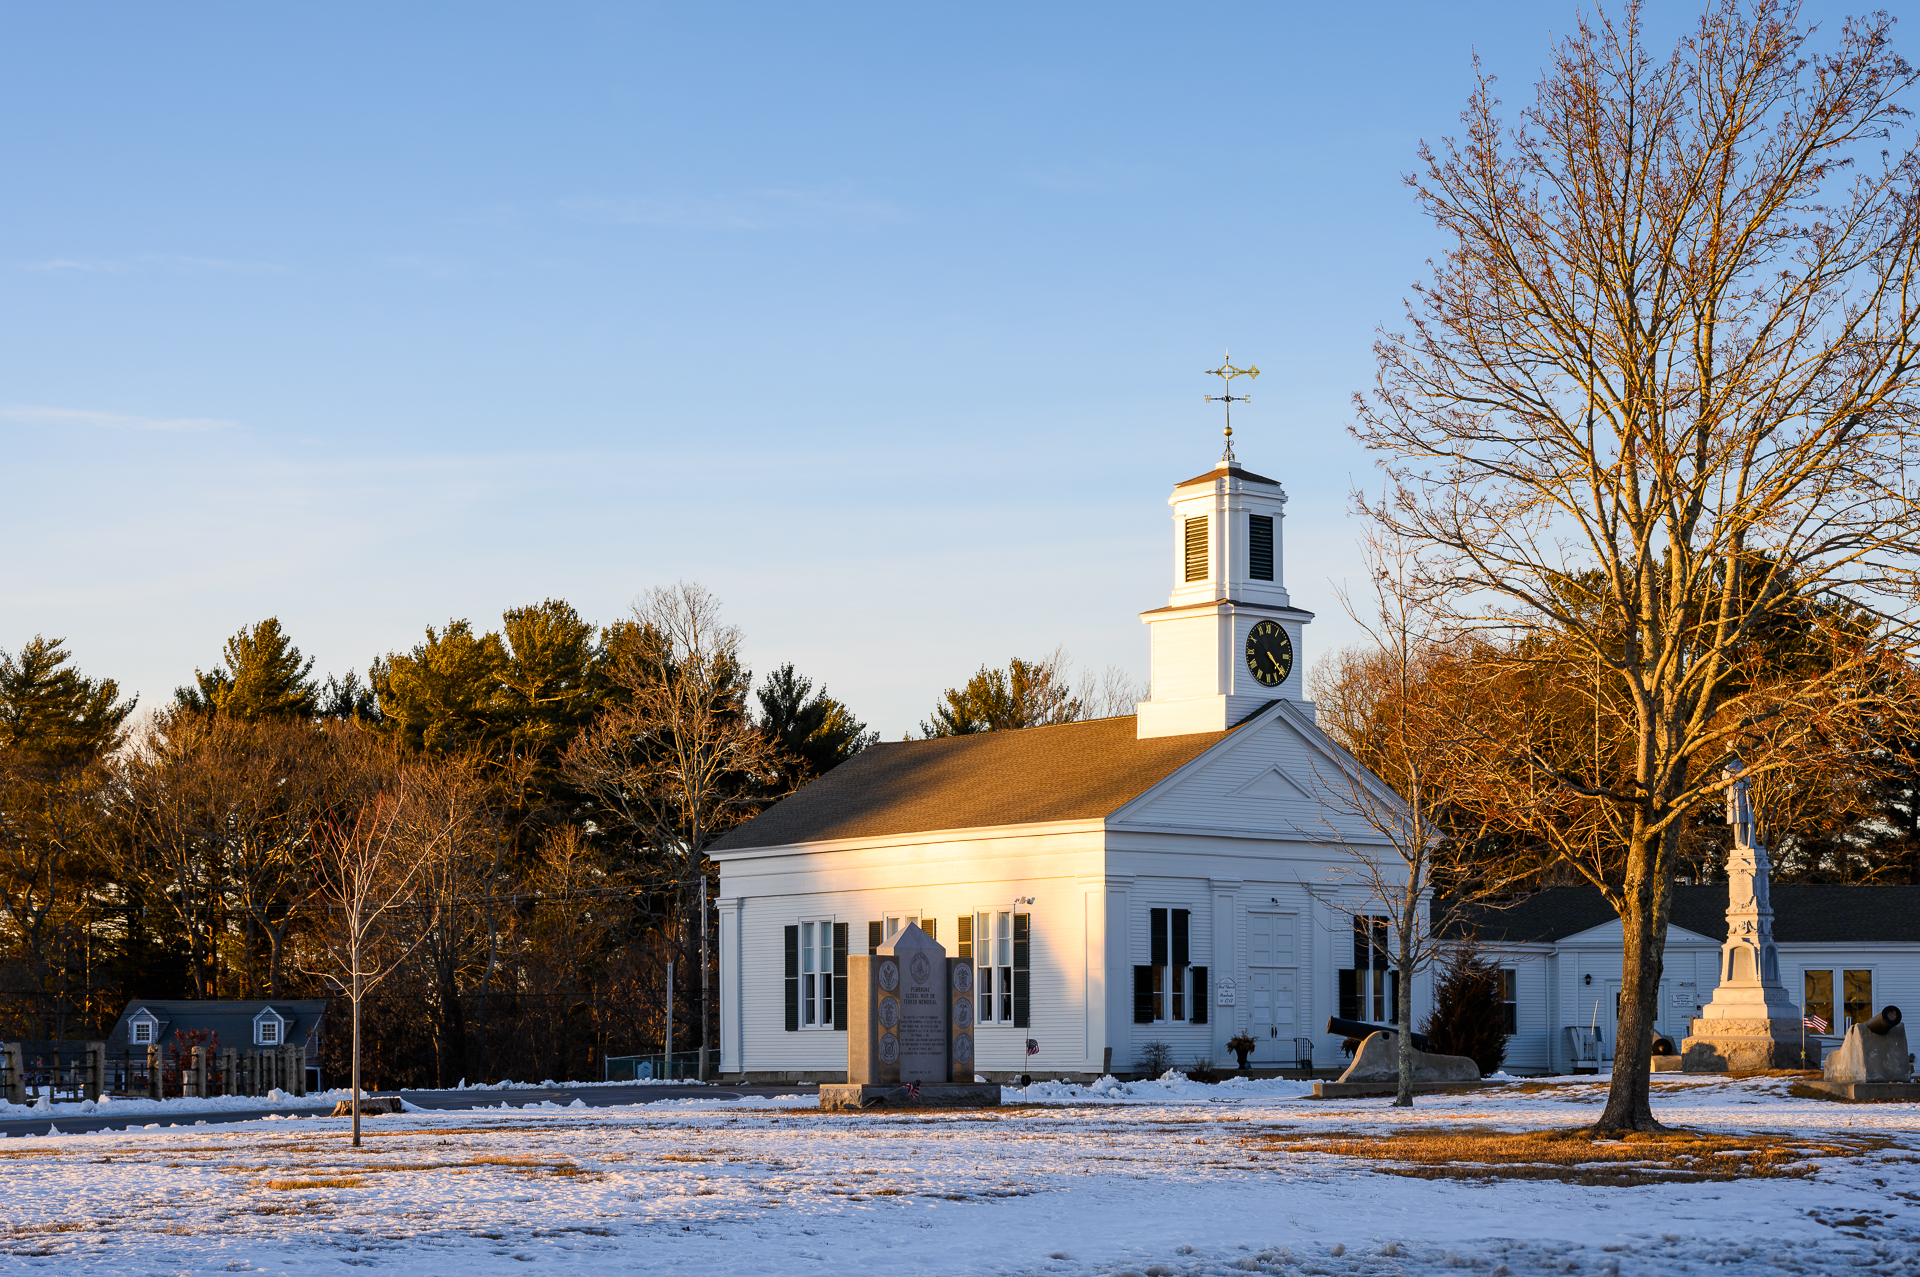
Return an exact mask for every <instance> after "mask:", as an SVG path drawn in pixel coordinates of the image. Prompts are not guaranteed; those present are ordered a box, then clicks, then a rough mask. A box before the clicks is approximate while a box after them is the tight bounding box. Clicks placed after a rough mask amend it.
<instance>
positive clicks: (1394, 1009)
mask: <svg viewBox="0 0 1920 1277" xmlns="http://www.w3.org/2000/svg"><path fill="white" fill-rule="evenodd" d="M1387 1023H1388V1024H1398V1023H1400V973H1399V972H1398V971H1389V972H1387Z"/></svg>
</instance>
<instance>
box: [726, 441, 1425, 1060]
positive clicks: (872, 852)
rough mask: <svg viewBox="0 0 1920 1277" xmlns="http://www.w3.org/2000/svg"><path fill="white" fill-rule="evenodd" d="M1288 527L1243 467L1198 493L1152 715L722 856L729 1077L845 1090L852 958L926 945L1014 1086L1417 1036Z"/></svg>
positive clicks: (927, 752)
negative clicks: (1310, 634) (1389, 1028)
mask: <svg viewBox="0 0 1920 1277" xmlns="http://www.w3.org/2000/svg"><path fill="white" fill-rule="evenodd" d="M1286 501H1287V497H1286V493H1285V492H1284V491H1283V490H1282V489H1281V486H1280V485H1279V484H1278V483H1276V482H1275V481H1274V480H1272V479H1268V478H1264V477H1262V476H1260V475H1257V474H1253V473H1251V472H1249V471H1247V470H1245V469H1243V468H1241V467H1240V466H1239V465H1238V463H1236V462H1233V461H1231V460H1223V461H1222V462H1221V463H1220V464H1219V465H1218V466H1217V467H1216V468H1215V469H1213V470H1211V471H1209V472H1208V473H1206V474H1202V475H1198V476H1196V477H1194V478H1192V479H1188V480H1185V481H1184V482H1182V483H1179V484H1177V485H1175V487H1174V489H1173V495H1172V497H1171V498H1170V502H1169V504H1170V505H1171V506H1172V514H1173V520H1172V522H1173V526H1172V529H1171V531H1172V545H1171V550H1172V554H1171V556H1170V559H1171V563H1170V566H1171V568H1172V575H1173V590H1172V593H1171V595H1170V596H1169V598H1168V600H1167V604H1166V606H1165V607H1161V608H1156V609H1154V610H1152V611H1149V612H1146V613H1143V614H1142V615H1141V620H1143V621H1144V622H1145V623H1146V624H1147V626H1148V632H1149V635H1150V638H1151V651H1152V662H1153V669H1152V683H1151V686H1152V692H1151V699H1149V700H1147V701H1145V702H1143V703H1142V704H1141V705H1140V706H1139V707H1138V713H1137V714H1136V715H1133V716H1129V717H1123V718H1109V719H1101V720H1095V721H1090V722H1079V723H1069V724H1062V725H1059V726H1052V727H1036V728H1027V729H1024V730H1018V731H1001V732H988V733H983V734H979V735H972V736H957V737H947V738H941V739H934V740H924V741H904V742H895V743H885V744H877V745H874V746H871V747H869V748H868V749H866V750H865V751H863V752H862V753H860V754H858V755H856V756H855V757H854V758H852V759H850V760H849V761H847V762H846V763H843V764H842V765H840V766H839V767H837V768H835V769H834V770H833V771H831V772H829V773H828V774H827V775H826V776H824V777H822V778H821V779H819V780H817V781H815V782H814V783H812V784H810V785H808V786H806V787H805V788H803V789H801V790H799V791H798V792H797V793H794V794H792V795H791V796H789V797H787V798H785V799H782V800H781V801H780V802H778V803H776V804H775V805H774V806H773V807H771V808H769V809H768V810H767V811H766V812H764V813H763V814H761V815H760V816H759V817H757V818H756V819H754V820H752V821H750V822H748V823H747V824H745V825H742V826H741V827H739V828H738V829H735V830H733V831H731V832H730V833H728V834H727V835H726V836H725V837H723V838H722V839H720V840H719V841H718V842H717V843H716V844H715V845H714V847H713V848H712V850H711V854H712V856H713V859H714V861H715V862H716V863H717V864H718V867H719V874H720V895H719V915H720V961H719V968H720V970H719V979H720V989H719V995H720V1007H721V1032H720V1055H721V1060H720V1067H721V1072H722V1073H723V1074H725V1075H729V1076H739V1075H745V1076H747V1077H749V1078H756V1079H758V1078H764V1079H768V1080H775V1079H779V1080H789V1079H790V1080H796V1081H798V1080H835V1079H837V1078H838V1076H839V1075H840V1074H841V1073H843V1071H844V1070H845V1068H846V1059H847V1035H846V1031H845V1025H846V1007H847V999H846V988H845V983H846V970H847V963H846V956H847V954H848V952H849V951H852V952H870V951H871V950H872V949H873V947H874V946H876V945H878V944H880V943H881V942H882V941H883V940H884V939H886V938H887V937H889V936H891V935H892V933H893V932H895V931H897V930H898V929H899V928H901V927H902V926H904V925H905V924H906V923H907V922H908V921H914V922H917V923H918V924H919V925H920V926H921V928H922V929H923V930H925V931H927V932H928V933H929V934H931V935H933V936H934V937H935V938H936V939H937V940H939V941H940V943H941V944H943V945H944V946H946V948H947V950H948V952H949V953H952V954H954V955H955V956H963V957H968V958H971V959H972V960H973V962H974V963H975V965H976V967H977V968H978V973H977V974H978V981H979V990H980V996H979V998H978V1008H979V1010H978V1014H979V1019H980V1023H979V1025H978V1027H977V1034H976V1043H977V1047H976V1051H977V1055H976V1058H977V1061H978V1063H977V1068H978V1069H979V1071H980V1072H981V1073H983V1074H984V1075H986V1076H988V1077H990V1078H994V1079H996V1080H998V1079H1002V1078H1005V1077H1009V1076H1012V1075H1016V1074H1019V1073H1023V1072H1025V1073H1032V1074H1035V1075H1042V1074H1044V1075H1047V1076H1069V1075H1081V1076H1095V1075H1098V1074H1100V1073H1103V1072H1108V1071H1117V1072H1123V1073H1124V1072H1129V1071H1134V1070H1136V1069H1137V1065H1138V1060H1139V1056H1140V1053H1141V1050H1142V1048H1143V1046H1144V1045H1145V1044H1146V1043H1148V1042H1164V1043H1166V1044H1167V1045H1168V1046H1170V1047H1171V1048H1172V1051H1173V1058H1174V1063H1175V1066H1176V1067H1181V1068H1184V1067H1186V1066H1187V1065H1188V1064H1190V1063H1191V1062H1192V1061H1194V1060H1195V1059H1200V1058H1210V1059H1212V1060H1214V1061H1215V1062H1217V1063H1219V1064H1222V1065H1230V1064H1231V1062H1232V1058H1233V1057H1232V1053H1231V1052H1230V1051H1228V1050H1227V1048H1226V1042H1227V1040H1228V1039H1229V1038H1232V1037H1234V1036H1236V1035H1237V1034H1240V1033H1243V1032H1244V1033H1248V1034H1250V1035H1251V1036H1252V1037H1253V1038H1254V1040H1255V1042H1256V1043H1257V1046H1256V1049H1255V1051H1254V1053H1253V1059H1252V1063H1253V1064H1254V1065H1256V1066H1267V1067H1273V1066H1292V1065H1294V1064H1296V1063H1297V1062H1298V1063H1304V1062H1305V1061H1304V1059H1303V1057H1305V1056H1309V1055H1310V1056H1311V1059H1312V1062H1313V1063H1314V1064H1316V1065H1318V1066H1320V1067H1327V1066H1330V1065H1334V1064H1337V1063H1340V1062H1341V1061H1342V1058H1343V1057H1342V1056H1341V1054H1340V1051H1339V1042H1340V1038H1339V1037H1338V1036H1329V1035H1327V1034H1326V1033H1324V1032H1323V1031H1322V1030H1323V1029H1324V1028H1325V1023H1326V1019H1327V1017H1328V1016H1329V1015H1331V1014H1336V1013H1338V1014H1343V1015H1347V1016H1352V1017H1357V1018H1364V1019H1372V1020H1385V1019H1388V1018H1391V1017H1392V1016H1393V1015H1394V1013H1395V1009H1396V1008H1395V1006H1394V1005H1393V1003H1394V997H1395V993H1396V990H1395V988H1394V981H1393V980H1392V979H1391V978H1390V975H1389V973H1388V972H1386V971H1385V970H1378V969H1373V966H1374V965H1378V964H1377V963H1374V964H1373V965H1370V962H1371V959H1370V954H1371V953H1372V952H1373V949H1372V946H1370V945H1368V944H1366V943H1364V940H1362V941H1361V942H1359V943H1356V931H1360V932H1361V934H1362V935H1363V936H1364V931H1363V930H1362V928H1363V927H1364V925H1365V924H1361V923H1356V921H1355V918H1354V916H1353V915H1354V914H1355V913H1356V912H1357V913H1360V914H1362V915H1365V914H1366V913H1367V909H1366V905H1365V900H1364V897H1363V896H1362V895H1358V894H1356V890H1357V889H1356V888H1354V887H1352V886H1350V885H1348V884H1347V883H1345V882H1344V881H1343V879H1342V874H1341V870H1342V867H1343V866H1346V865H1350V864H1351V863H1352V861H1351V855H1350V852H1349V851H1348V850H1347V849H1346V848H1347V846H1364V845H1367V844H1369V843H1370V842H1371V841H1374V840H1376V839H1377V835H1375V834H1374V833H1373V831H1372V830H1371V829H1369V828H1368V827H1367V825H1366V824H1365V822H1364V821H1362V820H1360V819H1359V818H1358V817H1345V816H1344V813H1345V812H1346V811H1348V810H1349V809H1350V808H1351V806H1352V802H1353V797H1352V796H1353V794H1354V792H1355V791H1354V788H1353V787H1354V786H1356V785H1366V786H1371V787H1372V792H1373V793H1374V794H1376V795H1378V796H1384V797H1385V799H1386V801H1392V799H1391V796H1390V795H1389V794H1388V793H1387V791H1386V790H1385V788H1384V786H1381V785H1380V783H1379V782H1378V781H1377V780H1375V779H1373V778H1372V777H1371V776H1369V775H1367V774H1366V773H1365V772H1364V771H1363V770H1362V769H1360V767H1359V765H1358V764H1357V763H1356V762H1355V761H1354V760H1353V759H1352V758H1351V757H1350V756H1348V755H1346V754H1345V753H1344V752H1343V751H1341V750H1340V749H1339V748H1338V747H1336V746H1335V745H1334V744H1333V743H1332V742H1331V741H1329V740H1328V739H1327V738H1326V737H1325V736H1324V735H1322V734H1321V732H1320V731H1319V730H1318V729H1317V728H1316V727H1315V726H1314V714H1313V706H1312V705H1311V704H1310V703H1308V702H1307V701H1305V700H1304V699H1303V697H1302V680H1303V676H1304V667H1305V662H1304V661H1303V660H1302V659H1301V653H1302V651H1303V632H1304V629H1305V627H1306V625H1307V623H1308V622H1309V621H1311V620H1312V619H1313V614H1312V613H1311V612H1307V611H1303V610H1301V609H1300V608H1297V607H1295V606H1294V604H1293V601H1292V599H1291V597H1290V596H1289V595H1288V592H1287V588H1286V584H1285V578H1284V574H1283V571H1282V567H1283V554H1282V549H1283V544H1284V538H1283V537H1282V533H1281V530H1282V519H1283V515H1284V513H1285V507H1286ZM1427 984H1428V981H1427V980H1426V979H1425V978H1424V977H1423V978H1422V979H1421V980H1418V981H1416V987H1415V988H1414V989H1413V990H1412V996H1413V998H1414V1002H1415V1005H1414V1007H1413V1008H1412V1010H1413V1012H1414V1016H1415V1018H1416V1020H1417V1019H1418V1018H1419V1017H1420V1016H1422V1015H1424V1013H1425V1007H1424V1005H1423V1002H1424V998H1425V996H1426V988H1425V986H1426V985H1427Z"/></svg>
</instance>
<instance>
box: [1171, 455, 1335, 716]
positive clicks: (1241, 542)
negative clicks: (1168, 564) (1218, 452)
mask: <svg viewBox="0 0 1920 1277" xmlns="http://www.w3.org/2000/svg"><path fill="white" fill-rule="evenodd" d="M1167 504H1168V505H1170V506H1172V507H1173V593H1172V594H1171V595H1169V596H1168V598H1167V605H1166V606H1165V607H1161V608H1155V609H1154V610H1153V611H1151V612H1142V613H1141V614H1140V619H1141V620H1142V621H1144V622H1146V624H1147V632H1148V634H1149V636H1150V637H1151V640H1152V657H1151V660H1152V682H1151V684H1150V689H1151V690H1150V691H1149V697H1150V699H1148V700H1145V701H1142V702H1141V703H1140V705H1139V715H1140V717H1139V726H1138V732H1139V736H1140V738H1141V739H1145V738H1147V737H1150V736H1183V735H1186V734H1187V733H1189V732H1218V731H1224V730H1225V729H1227V728H1229V727H1232V726H1233V725H1234V724H1235V723H1237V722H1239V721H1240V720H1241V719H1243V718H1245V717H1246V716H1247V715H1248V714H1251V713H1252V712H1253V711H1255V710H1257V709H1259V708H1260V707H1261V706H1262V705H1265V704H1266V703H1267V702H1268V701H1271V700H1276V699H1281V698H1284V699H1286V700H1291V701H1301V700H1304V697H1303V695H1302V687H1303V680H1304V678H1305V674H1306V671H1305V668H1304V665H1305V663H1304V661H1303V659H1302V655H1303V654H1302V652H1301V631H1302V629H1303V627H1304V626H1305V625H1306V623H1307V622H1308V621H1311V620H1312V619H1313V613H1311V612H1305V611H1302V610H1301V609H1299V608H1296V607H1294V606H1293V604H1292V601H1291V600H1290V599H1289V598H1288V597H1287V587H1286V579H1285V576H1284V574H1283V573H1282V570H1281V568H1282V555H1281V547H1282V537H1281V520H1282V519H1283V518H1284V517H1285V514H1286V505H1287V494H1286V492H1285V491H1284V490H1283V489H1282V488H1281V487H1280V485H1279V484H1278V483H1277V482H1275V481H1274V480H1272V479H1268V478H1266V477H1265V476H1263V475H1257V474H1254V473H1253V472H1252V471H1250V470H1245V469H1243V468H1241V466H1240V463H1239V462H1238V461H1235V460H1234V459H1233V456H1232V453H1231V451H1229V453H1228V455H1227V456H1225V457H1223V458H1221V460H1220V464H1219V465H1217V466H1215V467H1214V468H1213V469H1212V470H1210V471H1208V472H1207V473H1206V474H1202V475H1196V476H1194V477H1193V478H1191V479H1188V480H1185V481H1184V482H1181V483H1177V484H1175V485H1174V488H1173V495H1172V496H1171V497H1169V498H1168V499H1167Z"/></svg>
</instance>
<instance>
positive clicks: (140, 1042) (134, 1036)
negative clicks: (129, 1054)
mask: <svg viewBox="0 0 1920 1277" xmlns="http://www.w3.org/2000/svg"><path fill="white" fill-rule="evenodd" d="M159 1028H160V1021H158V1020H156V1019H154V1018H153V1015H152V1014H151V1013H150V1012H149V1011H147V1009H146V1008H145V1007H142V1008H141V1009H140V1010H139V1011H138V1012H136V1013H135V1014H134V1016H133V1018H132V1019H131V1020H128V1021H127V1041H128V1042H129V1043H131V1044H132V1045H134V1046H152V1045H153V1043H154V1040H155V1038H156V1037H157V1036H158V1031H159Z"/></svg>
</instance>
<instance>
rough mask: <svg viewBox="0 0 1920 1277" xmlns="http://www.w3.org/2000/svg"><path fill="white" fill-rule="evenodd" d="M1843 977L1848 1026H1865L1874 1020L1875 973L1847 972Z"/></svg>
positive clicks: (1842, 974) (1843, 973)
mask: <svg viewBox="0 0 1920 1277" xmlns="http://www.w3.org/2000/svg"><path fill="white" fill-rule="evenodd" d="M1841 976H1842V980H1843V982H1844V983H1843V988H1844V990H1845V993H1846V999H1847V1002H1846V1013H1847V1024H1848V1026H1849V1027H1851V1026H1853V1025H1856V1024H1865V1023H1866V1022H1867V1021H1868V1020H1871V1019H1872V1018H1873V972H1871V971H1845V972H1842V973H1841Z"/></svg>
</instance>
